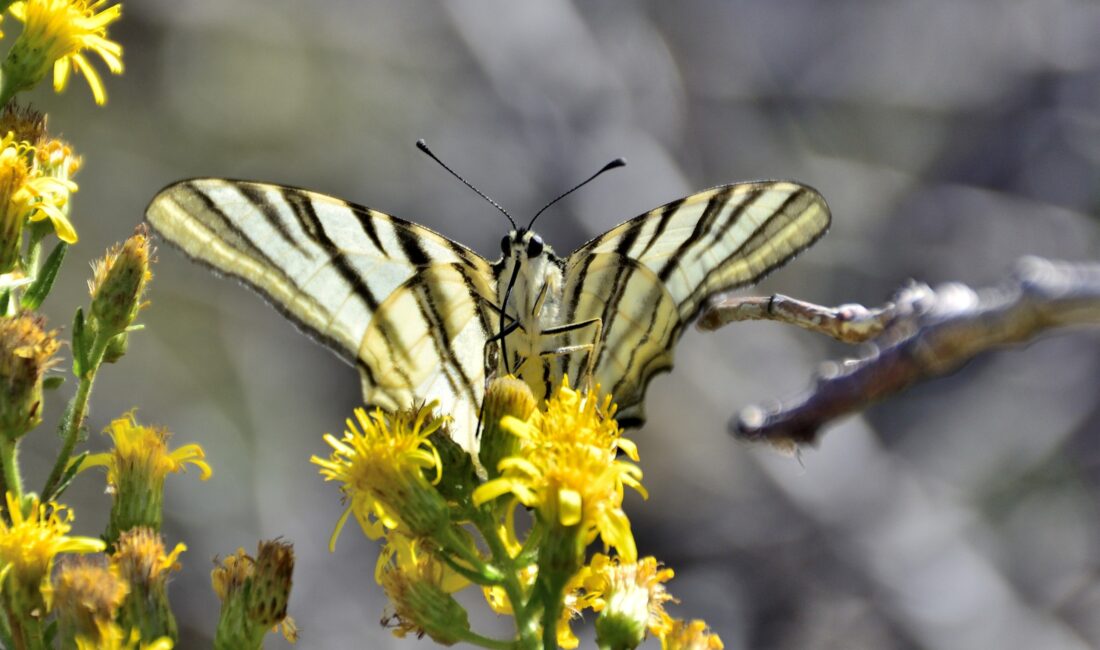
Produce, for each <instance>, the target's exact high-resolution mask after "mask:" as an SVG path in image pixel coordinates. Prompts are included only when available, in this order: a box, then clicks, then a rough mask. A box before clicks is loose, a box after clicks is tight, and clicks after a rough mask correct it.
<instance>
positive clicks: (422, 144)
mask: <svg viewBox="0 0 1100 650" xmlns="http://www.w3.org/2000/svg"><path fill="white" fill-rule="evenodd" d="M416 148H417V149H419V150H421V151H423V152H424V153H426V154H428V157H429V158H431V159H432V160H434V161H436V162H437V163H439V166H440V167H442V168H443V169H446V170H447V171H449V172H451V176H454V177H455V178H457V179H458V180H460V181H462V184H463V185H465V186H466V187H468V188H470V189H471V190H473V191H474V192H475V193H477V195H478V196H480V197H481V198H483V199H485V200H486V201H488V202H489V204H490V205H492V206H493V207H494V208H496V209H497V210H500V213H501V214H503V215H504V216H505V217H507V219H508V223H510V224H512V228H513V229H515V228H516V222H515V220H514V219H512V215H510V214H508V211H507V210H505V209H504V208H503V207H501V205H500V204H499V203H497V202H496V201H494V200H492V199H490V198H489V197H488V196H486V195H485V193H484V192H482V191H481V190H479V189H477V188H476V187H474V186H473V185H471V184H470V181H468V180H466V179H465V178H462V177H461V176H459V175H458V172H456V171H455V170H453V169H451V168H450V167H448V166H447V163H445V162H443V161H442V160H440V159H439V156H437V155H435V154H434V153H432V150H431V149H429V148H428V143H427V142H424V140H417V141H416Z"/></svg>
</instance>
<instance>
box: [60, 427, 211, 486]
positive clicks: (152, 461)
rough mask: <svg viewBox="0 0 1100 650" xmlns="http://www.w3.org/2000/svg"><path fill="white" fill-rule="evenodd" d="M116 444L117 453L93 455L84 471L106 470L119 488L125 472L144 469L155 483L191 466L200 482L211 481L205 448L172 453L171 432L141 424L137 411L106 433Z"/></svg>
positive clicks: (114, 484) (85, 461) (82, 466)
mask: <svg viewBox="0 0 1100 650" xmlns="http://www.w3.org/2000/svg"><path fill="white" fill-rule="evenodd" d="M103 432H104V433H106V434H107V435H109V436H111V439H112V440H114V443H115V450H114V451H113V452H105V453H102V454H92V455H90V456H88V457H87V458H86V459H85V460H84V464H83V465H81V466H80V469H81V471H83V470H85V469H87V468H89V467H97V466H98V467H106V468H107V483H108V484H110V485H111V486H113V487H115V488H117V487H118V484H119V479H120V477H121V474H122V473H123V472H126V471H129V470H131V469H132V468H134V467H135V466H136V467H140V468H141V471H142V472H143V473H147V474H148V475H149V476H151V477H152V478H154V479H159V480H162V481H163V480H164V477H165V476H167V475H168V474H178V473H180V472H186V471H187V466H188V465H194V466H195V467H197V468H198V469H199V478H201V479H202V480H204V481H205V480H207V479H208V478H210V476H211V475H212V474H213V470H212V469H210V465H209V464H208V463H207V462H206V461H205V460H203V459H204V458H206V453H205V452H203V450H202V447H200V446H198V445H195V444H191V445H184V446H182V447H178V448H176V449H175V450H174V451H172V452H169V451H168V438H169V436H170V435H171V434H170V433H169V432H168V430H167V429H163V428H160V427H147V426H142V425H140V424H138V422H137V419H136V418H135V417H134V411H130V412H129V413H127V414H126V415H124V416H122V417H120V418H118V419H116V420H114V421H112V422H111V425H110V426H109V427H107V428H106V429H104V430H103Z"/></svg>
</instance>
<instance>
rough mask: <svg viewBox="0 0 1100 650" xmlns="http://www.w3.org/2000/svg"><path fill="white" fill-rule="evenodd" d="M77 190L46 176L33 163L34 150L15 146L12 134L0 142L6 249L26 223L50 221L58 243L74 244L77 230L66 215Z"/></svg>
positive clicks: (0, 195)
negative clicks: (70, 198)
mask: <svg viewBox="0 0 1100 650" xmlns="http://www.w3.org/2000/svg"><path fill="white" fill-rule="evenodd" d="M76 189H77V186H76V183H74V182H72V181H71V180H69V179H68V178H60V177H55V176H49V175H46V174H45V172H44V171H43V169H42V168H41V167H39V166H38V164H37V163H36V162H35V149H34V147H33V146H31V145H30V144H29V143H27V142H17V141H16V140H15V136H14V134H12V133H11V132H9V133H8V134H7V135H5V136H4V138H3V139H2V140H0V224H3V226H2V228H3V235H2V236H3V238H4V242H5V243H4V247H5V249H7V248H8V246H9V245H10V244H11V243H12V242H18V241H19V239H18V233H19V232H21V230H22V225H21V224H22V223H23V222H24V220H26V219H30V220H31V221H42V220H43V219H49V220H50V221H51V222H52V223H53V228H54V231H55V232H56V233H57V236H58V238H59V239H61V241H64V242H66V243H69V244H74V243H76V239H77V237H76V230H75V229H74V228H73V224H72V223H71V222H70V221H69V217H68V215H67V214H66V210H67V206H68V202H69V195H70V194H71V193H73V192H75V191H76ZM6 255H7V254H5V256H6ZM5 262H6V260H5Z"/></svg>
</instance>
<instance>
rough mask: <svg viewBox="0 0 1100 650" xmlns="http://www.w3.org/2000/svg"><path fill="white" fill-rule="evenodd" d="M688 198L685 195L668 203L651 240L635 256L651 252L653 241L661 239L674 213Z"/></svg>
mask: <svg viewBox="0 0 1100 650" xmlns="http://www.w3.org/2000/svg"><path fill="white" fill-rule="evenodd" d="M686 200H687V198H686V197H685V198H682V199H679V200H676V201H673V202H672V203H669V204H668V205H666V206H665V207H664V209H663V210H661V217H660V221H658V222H657V228H656V229H655V230H654V231H653V235H652V236H650V238H649V241H648V242H646V245H645V248H643V249H642V252H640V253H638V254H637V255H635V257H642V256H644V255H645V254H646V253H648V252H649V249H650V248H651V247H652V246H653V243H654V242H656V241H657V240H658V239H660V238H661V235H663V234H664V233H665V229H667V228H668V224H669V222H671V221H672V217H673V215H675V214H676V212H677V211H678V210H679V209H680V206H682V205H683V204H684V201H686Z"/></svg>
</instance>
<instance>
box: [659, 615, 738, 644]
mask: <svg viewBox="0 0 1100 650" xmlns="http://www.w3.org/2000/svg"><path fill="white" fill-rule="evenodd" d="M723 647H725V646H723V645H722V640H721V639H719V638H718V635H717V634H711V633H710V630H709V629H707V624H706V623H704V622H703V621H700V620H698V619H696V620H694V621H691V622H688V621H680V620H677V621H673V622H672V624H671V625H670V627H669V631H668V633H667V634H665V635H664V636H662V637H661V650H722V648H723Z"/></svg>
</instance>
